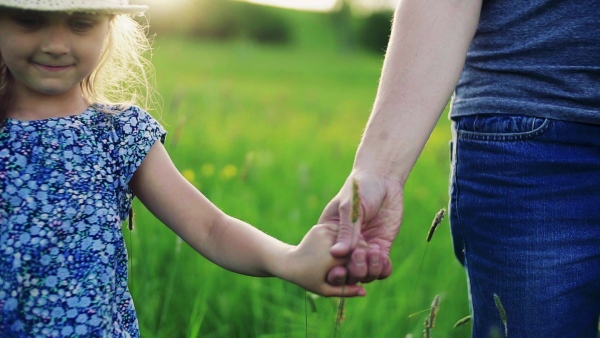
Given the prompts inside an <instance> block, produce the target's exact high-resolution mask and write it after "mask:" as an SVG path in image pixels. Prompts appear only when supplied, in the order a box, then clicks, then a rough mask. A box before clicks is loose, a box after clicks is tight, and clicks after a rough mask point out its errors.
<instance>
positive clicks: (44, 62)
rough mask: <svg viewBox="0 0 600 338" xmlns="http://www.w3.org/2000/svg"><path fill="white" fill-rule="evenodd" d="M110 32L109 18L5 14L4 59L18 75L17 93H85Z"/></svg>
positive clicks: (1, 19)
mask: <svg viewBox="0 0 600 338" xmlns="http://www.w3.org/2000/svg"><path fill="white" fill-rule="evenodd" d="M108 26H109V16H108V15H102V14H84V13H74V14H67V13H61V12H38V11H21V10H4V9H3V10H2V12H0V55H1V56H2V59H3V61H4V62H5V63H6V66H7V67H8V69H9V70H10V72H11V74H12V78H11V82H10V86H11V92H12V93H13V94H16V95H17V96H18V97H28V95H31V94H42V95H59V94H64V93H67V92H72V91H75V92H80V91H81V89H80V86H79V84H80V83H81V81H83V79H85V78H86V77H87V76H88V75H89V74H91V72H92V71H93V70H94V68H95V67H96V65H97V64H98V61H99V59H100V56H101V54H102V48H103V45H104V40H105V38H106V36H107V33H108ZM78 95H79V94H78Z"/></svg>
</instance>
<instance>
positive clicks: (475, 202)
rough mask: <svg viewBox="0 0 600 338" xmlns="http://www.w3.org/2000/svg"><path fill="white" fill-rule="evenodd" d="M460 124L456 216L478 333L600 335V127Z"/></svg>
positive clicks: (538, 121) (488, 119) (529, 337)
mask: <svg viewBox="0 0 600 338" xmlns="http://www.w3.org/2000/svg"><path fill="white" fill-rule="evenodd" d="M453 131H454V137H453V147H452V148H453V151H452V171H451V186H450V222H451V228H452V237H453V243H454V248H455V253H456V255H457V257H458V259H459V260H460V261H461V263H462V264H463V265H464V267H465V270H466V272H467V278H468V285H469V295H470V304H471V314H472V321H473V337H475V338H488V337H490V335H492V336H497V337H504V336H505V335H506V336H508V337H511V338H518V337H523V338H534V337H544V338H548V337H560V338H568V337H577V338H580V337H598V317H599V316H600V126H599V125H586V124H581V123H573V122H564V121H557V120H551V119H544V118H535V117H526V116H502V115H478V116H468V117H461V118H458V119H457V120H456V121H454V122H453ZM501 312H504V315H501ZM492 332H495V333H492Z"/></svg>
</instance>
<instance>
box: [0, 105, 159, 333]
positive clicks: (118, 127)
mask: <svg viewBox="0 0 600 338" xmlns="http://www.w3.org/2000/svg"><path fill="white" fill-rule="evenodd" d="M102 108H103V109H97V108H93V107H90V108H88V109H87V110H86V111H85V112H83V113H82V114H80V115H76V116H68V117H61V118H50V119H46V120H36V121H20V120H14V119H8V120H7V121H6V123H5V126H4V128H3V129H0V333H2V334H1V335H2V337H6V336H8V337H38V336H43V337H65V336H68V337H78V336H80V337H138V336H139V328H138V323H137V318H136V314H135V310H134V306H133V301H132V299H131V295H130V293H129V289H128V287H127V252H126V249H125V244H124V241H123V237H122V233H121V223H122V221H123V220H125V219H126V218H127V215H128V212H129V210H130V208H131V202H132V199H133V193H132V191H131V190H130V189H129V187H128V182H129V180H130V179H131V177H132V175H133V173H134V172H135V171H136V169H137V168H138V167H139V166H140V164H141V163H142V161H143V159H144V157H145V156H146V154H147V153H148V151H149V150H150V148H151V147H152V145H153V144H154V143H155V142H156V141H157V140H161V141H162V142H164V137H165V135H166V133H165V131H164V129H163V128H162V127H161V126H160V124H159V123H158V122H157V121H156V120H154V119H153V118H152V117H151V116H150V115H148V114H147V113H146V112H144V111H143V110H141V109H139V108H137V107H130V108H127V109H125V110H123V111H120V110H118V109H117V107H102ZM102 110H114V113H113V114H107V113H105V112H101V111H102Z"/></svg>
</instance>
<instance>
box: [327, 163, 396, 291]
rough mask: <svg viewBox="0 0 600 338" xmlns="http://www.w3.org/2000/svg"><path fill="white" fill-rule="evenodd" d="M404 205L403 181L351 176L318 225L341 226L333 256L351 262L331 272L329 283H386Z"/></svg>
mask: <svg viewBox="0 0 600 338" xmlns="http://www.w3.org/2000/svg"><path fill="white" fill-rule="evenodd" d="M353 182H356V184H357V185H358V187H359V189H358V194H359V201H360V209H359V217H358V220H357V221H356V224H353V223H352V220H351V216H350V215H351V209H352V198H353V196H352V195H353V192H352V185H353ZM402 205H403V190H402V184H401V182H400V181H396V180H392V179H389V178H386V177H383V176H381V175H376V174H373V173H368V172H363V173H358V172H352V173H351V174H350V176H349V177H348V179H347V180H346V182H345V183H344V185H343V186H342V189H341V190H340V192H339V193H338V194H337V195H336V196H335V197H334V198H333V199H332V200H331V202H329V204H328V205H327V207H326V208H325V210H324V211H323V214H322V215H321V218H320V219H319V223H329V224H339V231H338V234H337V238H336V240H335V244H334V245H333V246H332V247H331V251H330V252H331V255H333V256H334V257H337V258H344V257H346V258H350V262H349V263H348V264H347V265H346V266H341V265H338V266H336V267H334V268H332V269H331V270H330V271H329V273H328V274H327V282H328V283H330V284H331V285H344V284H348V285H354V284H356V283H358V282H362V283H368V282H371V281H374V280H376V279H384V278H387V277H388V276H389V275H390V274H391V272H392V266H391V262H390V259H389V253H390V248H391V246H392V243H393V241H394V239H395V238H396V235H397V234H398V230H399V229H400V222H401V221H402V211H403V209H402ZM348 285H346V287H347V286H348Z"/></svg>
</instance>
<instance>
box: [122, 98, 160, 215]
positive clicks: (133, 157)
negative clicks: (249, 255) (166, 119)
mask: <svg viewBox="0 0 600 338" xmlns="http://www.w3.org/2000/svg"><path fill="white" fill-rule="evenodd" d="M113 127H114V131H115V134H116V135H114V136H115V138H116V140H115V141H116V142H115V143H116V146H115V149H114V150H115V153H114V154H115V157H116V160H117V163H118V167H119V168H118V177H119V184H118V185H119V187H120V189H119V190H120V193H119V195H120V198H119V201H120V202H119V203H120V215H121V219H122V220H124V219H125V218H126V217H127V214H128V213H129V210H130V209H131V202H132V200H133V197H134V196H133V191H131V189H130V188H129V181H130V180H131V178H132V177H133V174H134V173H135V171H136V170H137V169H138V168H139V167H140V165H141V164H142V162H143V161H144V158H146V155H147V154H148V152H149V151H150V149H151V148H152V146H153V145H154V144H155V143H156V142H157V141H160V142H161V143H164V142H165V137H166V135H167V132H166V131H165V129H164V128H163V127H162V126H161V125H160V123H158V121H156V120H155V119H154V118H153V117H152V116H150V114H148V113H147V112H145V111H144V110H142V109H140V108H138V107H135V106H133V107H130V108H128V109H127V110H125V111H123V112H121V113H118V114H115V115H113Z"/></svg>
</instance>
